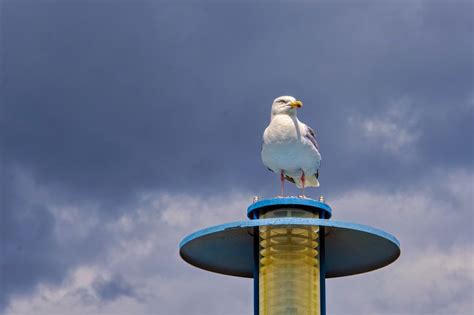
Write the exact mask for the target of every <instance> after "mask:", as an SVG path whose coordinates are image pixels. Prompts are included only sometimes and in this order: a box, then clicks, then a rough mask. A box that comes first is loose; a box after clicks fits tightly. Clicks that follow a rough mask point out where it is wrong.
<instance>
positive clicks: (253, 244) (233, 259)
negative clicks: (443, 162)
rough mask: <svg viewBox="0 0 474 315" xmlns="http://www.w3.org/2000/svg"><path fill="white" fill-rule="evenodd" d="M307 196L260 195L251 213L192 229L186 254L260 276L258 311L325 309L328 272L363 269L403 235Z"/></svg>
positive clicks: (390, 257)
mask: <svg viewBox="0 0 474 315" xmlns="http://www.w3.org/2000/svg"><path fill="white" fill-rule="evenodd" d="M331 213H332V210H331V207H330V206H329V205H328V204H326V203H325V202H324V199H323V198H320V200H319V201H316V200H313V199H307V198H294V197H288V198H273V199H265V200H257V199H254V203H253V204H251V205H250V206H249V207H248V209H247V216H248V218H249V219H250V220H247V221H239V222H232V223H226V224H222V225H218V226H213V227H210V228H206V229H203V230H200V231H197V232H195V233H192V234H190V235H188V236H187V237H185V238H184V239H183V241H182V242H181V244H180V255H181V257H182V258H183V259H184V260H185V261H187V262H188V263H190V264H192V265H194V266H196V267H199V268H202V269H205V270H209V271H213V272H218V273H222V274H227V275H232V276H240V277H248V278H253V279H254V314H255V315H277V314H282V315H283V314H285V315H288V314H295V315H296V314H308V315H325V314H326V288H325V281H326V278H333V277H342V276H348V275H353V274H358V273H364V272H368V271H371V270H375V269H378V268H381V267H383V266H386V265H388V264H390V263H391V262H393V261H394V260H396V259H397V258H398V256H399V255H400V245H399V242H398V240H397V239H396V238H395V237H393V236H392V235H390V234H388V233H386V232H384V231H381V230H379V229H375V228H372V227H369V226H365V225H360V224H354V223H348V222H341V221H333V220H330V217H331Z"/></svg>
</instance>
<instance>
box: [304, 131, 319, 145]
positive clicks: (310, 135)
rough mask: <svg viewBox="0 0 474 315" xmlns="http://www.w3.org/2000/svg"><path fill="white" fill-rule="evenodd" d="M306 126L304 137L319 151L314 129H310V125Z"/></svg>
mask: <svg viewBox="0 0 474 315" xmlns="http://www.w3.org/2000/svg"><path fill="white" fill-rule="evenodd" d="M305 126H306V132H305V135H304V136H305V138H306V139H308V140H309V141H311V143H312V144H313V145H314V146H315V147H316V149H318V151H319V144H318V141H317V140H316V134H315V133H314V130H313V129H311V127H309V126H307V125H305Z"/></svg>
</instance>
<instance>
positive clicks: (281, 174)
mask: <svg viewBox="0 0 474 315" xmlns="http://www.w3.org/2000/svg"><path fill="white" fill-rule="evenodd" d="M280 181H281V196H282V197H284V196H285V174H284V172H283V170H281V171H280Z"/></svg>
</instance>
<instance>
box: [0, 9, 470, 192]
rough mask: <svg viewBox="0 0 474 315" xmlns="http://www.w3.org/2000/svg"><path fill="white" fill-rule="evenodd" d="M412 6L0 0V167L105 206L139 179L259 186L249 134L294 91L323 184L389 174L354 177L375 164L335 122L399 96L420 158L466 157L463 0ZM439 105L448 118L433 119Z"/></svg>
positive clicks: (255, 143)
mask: <svg viewBox="0 0 474 315" xmlns="http://www.w3.org/2000/svg"><path fill="white" fill-rule="evenodd" d="M421 4H422V5H420V6H419V7H417V6H415V5H414V6H413V7H411V6H410V5H407V4H406V3H404V4H403V5H400V4H394V3H384V4H383V5H382V4H376V3H371V2H367V3H364V5H360V4H357V5H354V4H352V5H351V4H344V5H343V4H340V3H338V4H331V3H319V4H310V3H300V4H298V5H297V6H295V5H293V4H283V5H270V4H268V3H264V4H256V5H251V4H250V3H248V2H243V3H232V4H227V5H218V4H206V5H196V4H190V3H185V4H180V5H169V4H163V3H160V2H158V3H153V2H138V3H137V2H133V3H132V2H118V3H117V2H113V3H112V2H105V1H99V2H78V1H73V2H69V1H68V2H67V3H66V2H64V3H63V2H57V1H55V2H39V3H38V2H35V3H29V2H19V3H17V2H12V1H11V2H6V4H5V5H4V10H3V18H4V22H3V24H4V27H3V47H4V48H5V50H4V53H3V62H4V71H5V72H4V82H5V84H4V93H3V94H4V99H5V102H6V106H5V109H4V111H5V119H4V121H5V123H4V124H3V125H4V126H3V128H4V130H5V132H4V143H5V157H6V161H7V163H15V164H19V165H22V166H24V167H28V168H29V169H30V170H31V171H32V172H33V173H34V174H35V176H37V178H38V180H40V181H44V182H46V183H54V184H58V185H60V186H62V187H64V188H65V189H67V190H74V191H76V192H83V193H85V194H86V195H87V196H94V195H97V196H102V197H105V198H108V199H112V198H116V196H117V193H120V194H121V195H123V194H122V193H127V192H133V191H136V190H138V189H141V188H151V187H159V188H166V189H171V190H176V189H180V190H182V189H185V190H188V189H191V190H195V189H196V187H201V188H208V189H209V188H212V187H215V186H216V185H217V184H220V185H219V186H220V187H224V188H225V187H228V188H229V187H234V186H251V187H254V188H258V187H260V186H261V185H266V186H267V187H272V186H270V185H269V184H268V182H271V180H272V179H273V178H272V179H270V176H269V175H267V176H265V175H266V174H267V173H266V171H265V170H264V168H263V167H262V166H261V165H260V164H261V163H260V159H259V150H260V142H261V139H260V138H261V133H262V131H263V129H264V128H265V126H266V124H267V121H268V116H269V108H270V105H271V101H272V99H273V98H274V97H275V96H277V95H280V94H293V95H295V96H297V97H299V98H302V99H303V101H305V103H306V104H307V106H305V108H304V109H303V110H302V111H301V114H300V116H301V119H302V120H304V121H306V122H308V123H309V124H311V125H313V126H314V127H315V128H316V130H317V132H318V134H319V141H320V143H321V146H322V150H323V158H325V157H326V159H327V160H324V162H323V163H324V167H323V169H322V176H323V178H322V179H323V183H324V182H326V185H331V184H333V186H334V185H335V184H339V185H340V187H343V186H342V185H341V184H342V183H348V184H349V185H350V184H351V183H353V182H354V180H355V179H357V181H358V182H360V181H361V180H362V181H363V180H364V178H367V180H368V181H369V182H374V180H375V181H381V180H383V178H380V176H382V177H386V176H391V175H394V174H396V173H399V169H398V168H399V167H400V165H397V159H396V158H395V159H387V160H386V161H387V162H385V163H384V162H381V163H382V164H381V165H380V168H382V169H385V172H384V174H382V175H381V173H380V172H379V170H377V169H376V170H374V171H371V168H367V169H365V170H364V171H363V172H362V171H361V170H362V169H364V167H361V165H365V164H367V165H372V164H377V163H380V161H376V160H377V157H376V156H375V157H374V155H373V152H371V151H370V150H368V148H366V147H362V148H360V150H358V149H357V148H355V149H351V150H352V151H351V152H344V151H345V150H347V147H348V143H351V142H353V141H354V138H358V137H360V135H358V134H352V133H351V132H350V130H349V128H348V127H347V117H348V116H349V115H353V114H360V115H366V114H369V113H372V112H376V111H380V110H382V109H383V108H384V107H385V105H386V104H387V103H388V102H391V101H392V100H393V99H396V98H397V97H399V96H400V95H403V96H404V97H409V98H411V99H413V107H415V108H414V109H422V110H423V111H424V112H430V113H434V115H432V114H427V115H426V116H425V117H423V119H424V121H423V124H421V127H422V128H425V129H423V130H422V131H423V134H424V135H426V134H429V133H431V132H434V134H435V135H436V137H430V136H427V137H426V138H425V137H423V138H422V143H421V145H420V147H419V149H420V152H419V154H420V155H419V156H420V157H421V158H424V157H430V156H436V159H437V165H443V164H446V163H447V162H448V160H449V161H451V158H450V157H449V156H443V155H442V154H438V152H439V143H438V142H442V143H443V144H445V145H449V146H452V147H456V148H457V152H458V154H456V156H457V157H458V158H457V159H456V163H458V164H461V165H466V164H468V165H470V164H471V162H472V147H470V146H468V145H459V144H460V143H462V142H466V137H467V136H466V135H467V134H469V132H472V126H470V124H469V120H470V118H471V117H472V116H470V115H469V114H468V115H466V113H465V112H462V111H459V110H458V108H459V107H462V106H464V105H465V104H466V103H467V102H469V100H470V98H471V99H472V89H471V86H472V83H473V80H472V70H473V68H472V62H471V61H472V60H471V56H472V53H473V49H472V41H470V40H469V38H470V36H469V34H470V32H471V31H472V19H471V14H470V13H469V12H470V10H469V8H470V7H471V3H469V2H459V3H458V4H457V5H456V6H453V5H448V4H447V3H445V2H436V3H434V4H428V3H424V2H421ZM453 16H455V17H456V18H453ZM446 107H449V108H450V115H451V117H450V118H451V119H450V120H449V121H447V120H445V119H443V118H442V117H437V116H436V113H437V112H438V111H439V110H443V108H446ZM469 111H470V113H471V115H472V109H471V110H469ZM441 113H443V112H441ZM453 124H455V125H459V126H460V127H461V128H459V129H453V128H451V126H452V125H453ZM433 129H434V130H433ZM448 129H449V132H445V131H446V130H448ZM434 139H435V140H434ZM433 140H434V141H433ZM341 152H344V153H346V154H347V155H349V154H350V155H351V156H354V157H357V158H355V159H354V158H353V159H350V160H348V159H347V158H346V156H345V155H346V154H340V153H341ZM328 161H329V162H328ZM394 163H395V164H394ZM420 163H423V165H424V166H425V168H430V167H431V166H432V164H431V161H430V160H425V159H423V160H422V161H420ZM433 165H434V164H433ZM389 166H390V167H389ZM454 166H456V165H454ZM418 168H419V163H418V164H416V165H414V166H413V167H412V168H411V169H410V171H413V170H415V169H418ZM341 169H348V170H350V173H347V172H341V171H340V170H341ZM367 172H369V173H371V174H370V175H371V176H362V175H363V174H364V175H367ZM248 174H256V175H258V176H256V177H257V178H260V179H259V180H252V181H249V180H248ZM326 174H327V176H326V178H325V177H324V176H325V175H326ZM401 180H402V181H403V179H401Z"/></svg>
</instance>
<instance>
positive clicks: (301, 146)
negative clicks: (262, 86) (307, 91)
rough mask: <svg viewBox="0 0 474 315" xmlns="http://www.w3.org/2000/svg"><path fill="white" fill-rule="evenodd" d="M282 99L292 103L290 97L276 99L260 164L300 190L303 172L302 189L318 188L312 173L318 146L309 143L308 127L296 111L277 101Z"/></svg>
mask: <svg viewBox="0 0 474 315" xmlns="http://www.w3.org/2000/svg"><path fill="white" fill-rule="evenodd" d="M283 98H286V99H287V100H288V101H289V102H291V101H295V99H294V98H293V97H291V96H284V97H279V98H277V99H275V101H274V103H273V106H272V118H271V121H270V124H269V125H268V127H267V128H266V129H265V132H264V133H263V146H262V161H263V164H264V165H265V166H266V167H267V168H269V169H271V170H272V171H274V172H275V173H277V174H280V172H281V171H283V172H284V174H285V175H287V176H289V177H291V178H293V180H294V181H295V184H296V186H298V187H300V188H301V187H302V183H301V179H300V178H301V175H302V171H304V174H305V179H306V180H305V186H306V187H308V186H313V187H318V186H319V182H318V180H317V178H316V176H315V174H316V172H317V170H318V169H319V166H320V163H321V155H320V153H319V151H318V149H317V147H316V146H317V144H316V146H315V144H314V143H313V142H312V141H311V139H310V137H312V135H311V134H310V129H309V128H308V126H306V125H305V124H304V123H302V122H300V121H299V120H298V118H297V117H296V109H294V108H291V107H288V106H286V107H285V106H284V104H283V103H282V102H278V100H281V99H283Z"/></svg>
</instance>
